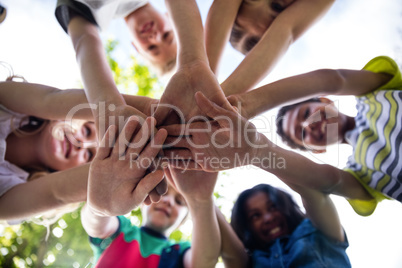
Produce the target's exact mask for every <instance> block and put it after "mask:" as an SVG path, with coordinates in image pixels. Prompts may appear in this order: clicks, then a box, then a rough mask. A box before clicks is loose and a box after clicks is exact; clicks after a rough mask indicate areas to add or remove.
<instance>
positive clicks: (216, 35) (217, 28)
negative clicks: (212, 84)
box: [205, 0, 243, 74]
mask: <svg viewBox="0 0 402 268" xmlns="http://www.w3.org/2000/svg"><path fill="white" fill-rule="evenodd" d="M242 2H243V0H235V1H233V0H214V1H213V3H212V5H211V7H210V8H209V11H208V16H207V20H206V22H205V46H206V50H207V56H208V60H209V66H210V67H211V70H212V71H213V72H214V73H215V74H216V73H217V69H218V65H219V61H220V59H221V56H222V52H223V49H224V48H225V45H226V43H227V42H228V41H229V36H230V31H231V29H232V25H233V24H234V21H235V19H236V15H237V12H238V11H239V7H240V5H241V3H242Z"/></svg>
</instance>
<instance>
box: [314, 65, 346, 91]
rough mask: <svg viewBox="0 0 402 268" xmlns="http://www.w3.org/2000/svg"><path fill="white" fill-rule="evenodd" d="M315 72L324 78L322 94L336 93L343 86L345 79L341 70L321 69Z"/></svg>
mask: <svg viewBox="0 0 402 268" xmlns="http://www.w3.org/2000/svg"><path fill="white" fill-rule="evenodd" d="M317 72H319V76H318V77H323V79H325V88H323V89H322V93H323V94H326V95H338V93H339V92H340V91H341V90H342V88H344V85H345V83H346V79H345V76H344V75H343V72H342V70H332V69H322V70H318V71H317Z"/></svg>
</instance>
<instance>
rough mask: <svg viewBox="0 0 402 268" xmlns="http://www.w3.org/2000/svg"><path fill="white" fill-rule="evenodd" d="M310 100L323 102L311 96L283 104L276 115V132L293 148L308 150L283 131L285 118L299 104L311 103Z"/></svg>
mask: <svg viewBox="0 0 402 268" xmlns="http://www.w3.org/2000/svg"><path fill="white" fill-rule="evenodd" d="M309 102H322V101H321V99H320V98H311V99H308V100H305V101H301V102H298V103H294V104H291V105H287V106H283V107H282V108H280V109H279V111H278V113H277V115H276V133H277V134H278V135H279V136H280V137H281V139H282V141H283V142H284V143H285V144H286V145H287V146H289V147H290V148H292V149H299V150H301V151H307V148H306V147H304V146H302V145H299V144H297V143H295V142H294V141H293V140H292V138H291V137H289V136H288V135H286V134H285V131H283V118H284V117H285V114H286V113H287V112H288V111H290V110H293V109H294V108H296V107H297V106H299V105H302V104H304V103H309Z"/></svg>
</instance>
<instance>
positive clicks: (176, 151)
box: [163, 148, 193, 160]
mask: <svg viewBox="0 0 402 268" xmlns="http://www.w3.org/2000/svg"><path fill="white" fill-rule="evenodd" d="M163 152H164V154H165V157H164V158H167V159H178V160H189V159H192V158H193V154H192V153H191V151H190V150H189V149H183V148H172V149H166V150H163Z"/></svg>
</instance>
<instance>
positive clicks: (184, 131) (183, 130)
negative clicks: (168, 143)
mask: <svg viewBox="0 0 402 268" xmlns="http://www.w3.org/2000/svg"><path fill="white" fill-rule="evenodd" d="M187 126H188V125H186V124H173V125H168V126H162V127H161V128H164V129H166V131H167V132H168V135H169V136H183V135H189V133H188V127H187Z"/></svg>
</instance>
